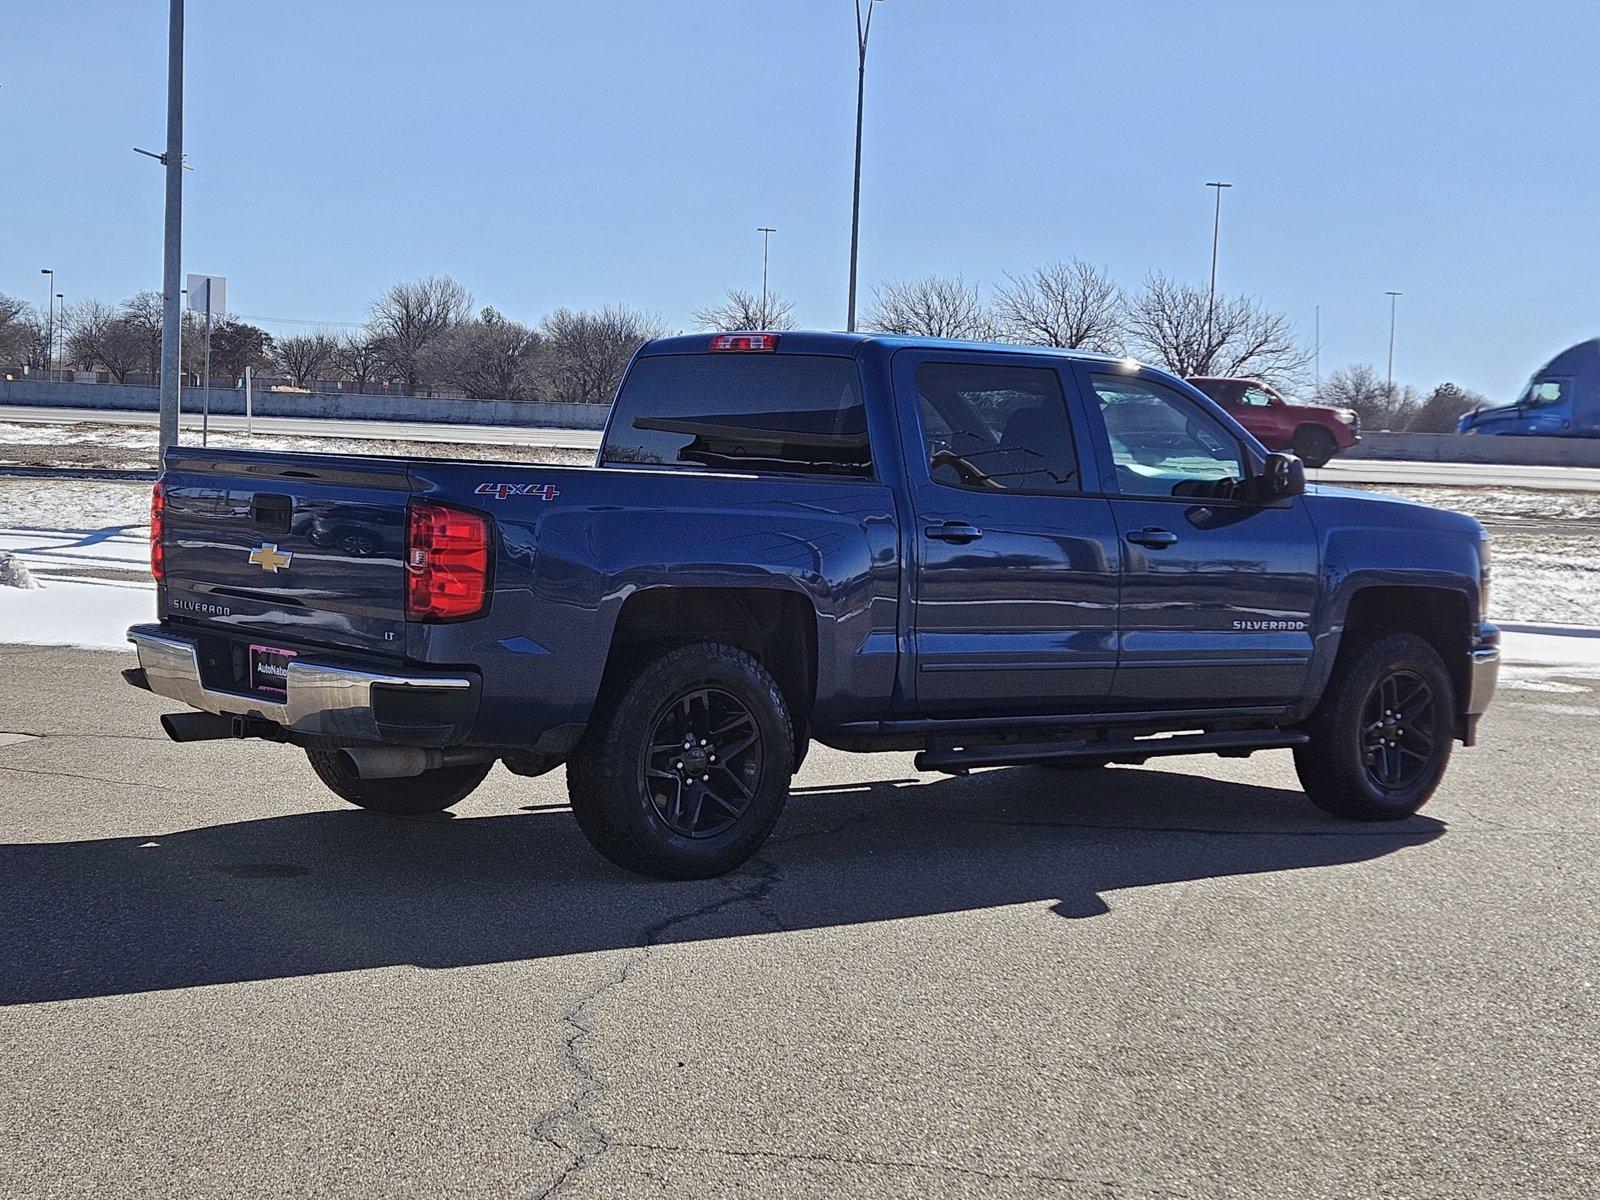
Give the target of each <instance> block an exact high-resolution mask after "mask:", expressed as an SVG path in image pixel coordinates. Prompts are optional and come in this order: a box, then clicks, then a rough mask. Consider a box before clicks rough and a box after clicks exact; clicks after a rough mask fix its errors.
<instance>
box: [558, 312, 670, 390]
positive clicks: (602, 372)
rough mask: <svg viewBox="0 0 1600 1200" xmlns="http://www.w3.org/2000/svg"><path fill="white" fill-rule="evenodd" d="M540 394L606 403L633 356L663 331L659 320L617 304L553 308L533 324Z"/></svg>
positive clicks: (664, 330)
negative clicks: (539, 354)
mask: <svg viewBox="0 0 1600 1200" xmlns="http://www.w3.org/2000/svg"><path fill="white" fill-rule="evenodd" d="M539 328H540V330H541V332H543V334H544V340H545V347H546V350H547V352H548V353H547V354H546V357H545V371H544V377H545V381H546V382H545V386H544V392H545V394H546V396H547V397H548V398H549V399H551V400H559V401H563V402H566V403H569V404H609V403H611V399H612V397H613V396H615V395H616V392H617V385H618V384H619V383H621V382H622V373H623V371H624V370H625V369H626V368H627V366H628V360H629V359H630V358H632V357H633V352H634V351H635V350H637V349H638V348H639V347H640V346H642V345H643V344H644V343H645V342H647V341H649V340H650V339H651V338H657V337H660V336H661V335H662V334H663V333H665V332H666V328H665V326H664V325H663V324H662V321H661V318H660V317H658V316H656V315H655V314H653V313H645V312H639V311H637V310H635V309H631V308H627V307H625V306H623V305H620V304H613V305H610V306H609V307H606V308H601V309H595V310H594V311H574V310H572V309H569V308H558V309H556V310H555V312H553V313H550V314H549V315H548V316H546V317H545V318H544V320H542V321H541V322H539Z"/></svg>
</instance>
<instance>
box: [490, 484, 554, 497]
mask: <svg viewBox="0 0 1600 1200" xmlns="http://www.w3.org/2000/svg"><path fill="white" fill-rule="evenodd" d="M474 490H475V491H476V492H477V494H478V495H480V496H493V497H494V498H495V499H496V500H508V499H510V498H511V497H512V496H537V497H538V498H539V499H540V500H554V499H555V498H556V497H557V496H559V495H560V494H561V492H560V489H558V488H556V487H555V486H554V485H553V484H548V483H480V484H479V485H478V486H477V488H476V489H474Z"/></svg>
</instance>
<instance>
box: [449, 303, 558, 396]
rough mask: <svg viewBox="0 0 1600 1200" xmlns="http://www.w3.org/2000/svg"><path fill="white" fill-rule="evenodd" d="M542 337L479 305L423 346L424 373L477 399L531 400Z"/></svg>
mask: <svg viewBox="0 0 1600 1200" xmlns="http://www.w3.org/2000/svg"><path fill="white" fill-rule="evenodd" d="M543 350H544V339H543V338H541V337H540V336H539V334H538V333H537V332H536V331H535V330H532V329H529V328H528V327H527V326H526V325H524V324H522V323H521V322H520V321H511V320H507V319H506V318H505V317H504V316H503V315H501V314H500V313H499V312H496V311H495V310H494V309H492V308H485V309H484V310H483V312H482V313H481V314H480V315H479V317H478V319H477V320H475V321H466V322H463V323H462V324H460V325H457V326H456V327H455V328H454V329H451V330H450V331H449V332H447V333H446V334H445V335H444V336H443V337H440V338H438V339H437V340H436V341H434V343H433V344H432V346H431V347H430V349H429V352H428V353H429V363H428V369H429V373H430V374H432V375H433V376H434V377H435V378H438V379H442V380H445V381H447V382H449V383H453V384H455V385H456V386H457V387H460V388H462V389H464V390H465V391H466V393H467V395H469V396H472V397H474V398H476V399H481V400H533V399H536V398H537V395H538V372H539V367H540V365H541V360H542V358H543Z"/></svg>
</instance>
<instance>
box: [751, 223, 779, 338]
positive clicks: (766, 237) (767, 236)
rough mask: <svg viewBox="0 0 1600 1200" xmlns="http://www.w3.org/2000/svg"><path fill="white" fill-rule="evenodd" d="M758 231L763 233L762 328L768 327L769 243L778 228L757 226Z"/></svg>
mask: <svg viewBox="0 0 1600 1200" xmlns="http://www.w3.org/2000/svg"><path fill="white" fill-rule="evenodd" d="M756 232H757V233H759V234H760V235H761V328H763V329H765V328H766V327H767V322H768V317H767V243H769V242H770V241H771V240H772V235H773V234H775V233H777V232H778V231H777V230H776V229H769V228H768V227H767V226H765V225H760V226H757V227H756Z"/></svg>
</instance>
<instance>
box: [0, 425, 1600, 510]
mask: <svg viewBox="0 0 1600 1200" xmlns="http://www.w3.org/2000/svg"><path fill="white" fill-rule="evenodd" d="M0 421H14V422H18V423H21V424H37V425H71V424H78V423H86V424H98V425H135V426H154V425H155V424H156V414H155V413H153V412H123V411H117V410H111V409H88V408H78V409H72V408H33V407H29V406H25V405H0ZM211 427H212V428H213V429H216V430H225V431H227V432H230V433H243V432H244V430H245V421H244V418H243V417H223V416H213V417H212V418H211ZM254 427H255V431H256V432H257V433H261V434H273V435H278V436H296V437H329V438H345V439H361V438H382V439H386V440H391V441H407V442H460V443H468V444H478V445H485V444H488V445H510V446H546V447H559V448H563V449H572V450H594V449H596V448H597V447H598V446H599V445H600V431H599V430H597V429H549V428H543V429H535V428H531V427H525V426H512V425H431V424H423V423H420V422H411V421H342V420H334V419H331V418H322V417H257V418H255V424H254ZM182 428H183V429H184V431H185V432H187V433H192V434H193V435H194V437H193V439H186V440H194V441H198V440H199V429H200V418H199V416H198V414H185V416H184V421H183V426H182ZM1306 474H1307V478H1309V479H1311V480H1312V481H1314V482H1319V483H1332V484H1339V483H1395V484H1411V485H1427V484H1436V485H1439V486H1454V487H1474V486H1480V485H1489V486H1494V487H1521V488H1537V489H1540V490H1544V491H1580V492H1593V491H1600V469H1597V468H1594V467H1526V466H1509V465H1500V464H1484V463H1432V462H1391V461H1389V460H1386V459H1335V460H1334V461H1333V462H1331V463H1329V464H1328V465H1327V466H1326V467H1323V468H1322V469H1321V470H1316V471H1308V472H1307V473H1306Z"/></svg>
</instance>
